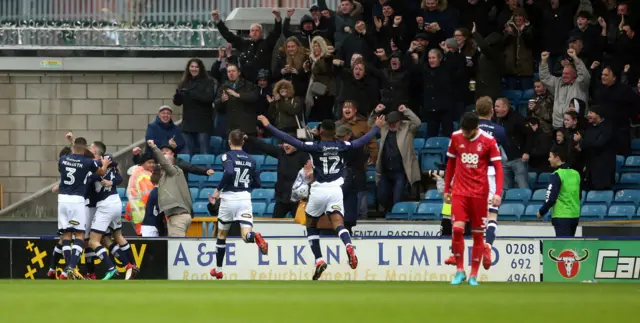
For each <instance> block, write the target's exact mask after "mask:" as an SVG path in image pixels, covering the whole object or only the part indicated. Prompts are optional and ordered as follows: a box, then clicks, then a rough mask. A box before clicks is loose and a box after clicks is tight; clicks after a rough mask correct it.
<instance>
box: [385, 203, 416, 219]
mask: <svg viewBox="0 0 640 323" xmlns="http://www.w3.org/2000/svg"><path fill="white" fill-rule="evenodd" d="M417 208H418V202H399V203H396V205H394V206H393V209H391V212H389V213H387V215H386V216H385V218H386V219H389V220H408V219H409V218H410V217H411V216H412V215H413V214H414V213H415V212H416V209H417Z"/></svg>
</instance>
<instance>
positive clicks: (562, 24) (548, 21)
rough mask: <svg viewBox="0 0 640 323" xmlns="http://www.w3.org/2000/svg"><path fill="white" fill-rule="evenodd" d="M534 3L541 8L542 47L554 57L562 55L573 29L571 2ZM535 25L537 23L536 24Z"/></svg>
mask: <svg viewBox="0 0 640 323" xmlns="http://www.w3.org/2000/svg"><path fill="white" fill-rule="evenodd" d="M534 5H535V6H537V7H538V8H539V9H540V10H541V14H542V23H541V24H540V28H542V31H541V34H542V48H544V49H545V50H547V51H548V52H549V53H550V56H551V57H553V58H554V60H552V61H555V58H556V57H560V56H564V54H565V52H566V51H565V44H566V40H567V39H568V38H569V32H571V30H572V29H573V15H574V14H575V12H576V11H575V9H576V8H575V6H574V5H573V4H567V3H564V2H563V3H562V4H561V3H560V0H550V1H549V2H546V1H536V2H534ZM536 26H537V25H536Z"/></svg>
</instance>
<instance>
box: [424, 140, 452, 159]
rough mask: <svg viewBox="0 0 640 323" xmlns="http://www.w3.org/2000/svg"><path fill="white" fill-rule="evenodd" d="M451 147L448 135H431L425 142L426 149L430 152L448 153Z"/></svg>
mask: <svg viewBox="0 0 640 323" xmlns="http://www.w3.org/2000/svg"><path fill="white" fill-rule="evenodd" d="M448 147H449V138H447V137H431V138H429V139H427V141H426V142H425V143H424V151H426V152H429V153H441V154H443V155H444V154H446V152H447V148H448Z"/></svg>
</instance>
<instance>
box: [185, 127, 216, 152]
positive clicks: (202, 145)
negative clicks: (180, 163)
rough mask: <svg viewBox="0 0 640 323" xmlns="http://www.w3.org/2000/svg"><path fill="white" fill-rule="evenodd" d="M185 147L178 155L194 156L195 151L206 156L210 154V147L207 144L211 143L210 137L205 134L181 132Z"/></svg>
mask: <svg viewBox="0 0 640 323" xmlns="http://www.w3.org/2000/svg"><path fill="white" fill-rule="evenodd" d="M182 137H184V141H185V146H184V149H182V151H181V152H180V153H182V154H189V155H195V154H196V151H198V153H199V154H202V155H208V154H210V153H211V147H209V142H210V141H211V135H209V133H207V132H183V133H182Z"/></svg>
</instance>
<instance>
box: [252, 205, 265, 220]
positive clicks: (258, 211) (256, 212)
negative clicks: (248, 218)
mask: <svg viewBox="0 0 640 323" xmlns="http://www.w3.org/2000/svg"><path fill="white" fill-rule="evenodd" d="M251 204H252V207H253V216H255V217H259V218H261V217H264V211H265V210H266V209H267V204H266V203H251Z"/></svg>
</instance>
